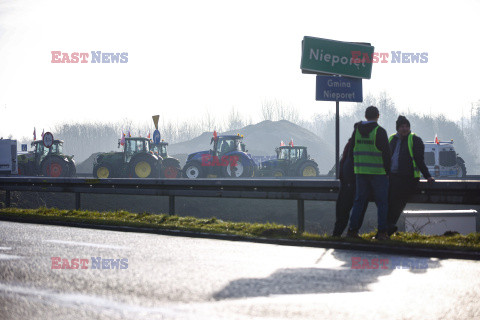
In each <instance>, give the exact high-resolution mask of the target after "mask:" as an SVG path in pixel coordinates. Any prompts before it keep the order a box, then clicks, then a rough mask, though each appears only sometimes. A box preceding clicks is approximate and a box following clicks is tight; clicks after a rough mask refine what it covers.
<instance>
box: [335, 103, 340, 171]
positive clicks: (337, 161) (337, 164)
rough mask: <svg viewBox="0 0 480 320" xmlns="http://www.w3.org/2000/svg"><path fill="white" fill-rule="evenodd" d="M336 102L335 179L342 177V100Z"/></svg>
mask: <svg viewBox="0 0 480 320" xmlns="http://www.w3.org/2000/svg"><path fill="white" fill-rule="evenodd" d="M335 104H336V108H335V109H336V111H335V179H340V101H338V100H337V101H335Z"/></svg>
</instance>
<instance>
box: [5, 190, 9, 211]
mask: <svg viewBox="0 0 480 320" xmlns="http://www.w3.org/2000/svg"><path fill="white" fill-rule="evenodd" d="M5 207H7V208H10V190H5Z"/></svg>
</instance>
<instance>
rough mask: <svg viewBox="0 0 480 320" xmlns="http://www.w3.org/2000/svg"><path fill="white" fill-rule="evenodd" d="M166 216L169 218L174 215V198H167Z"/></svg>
mask: <svg viewBox="0 0 480 320" xmlns="http://www.w3.org/2000/svg"><path fill="white" fill-rule="evenodd" d="M168 214H169V215H171V216H173V215H174V214H175V196H168Z"/></svg>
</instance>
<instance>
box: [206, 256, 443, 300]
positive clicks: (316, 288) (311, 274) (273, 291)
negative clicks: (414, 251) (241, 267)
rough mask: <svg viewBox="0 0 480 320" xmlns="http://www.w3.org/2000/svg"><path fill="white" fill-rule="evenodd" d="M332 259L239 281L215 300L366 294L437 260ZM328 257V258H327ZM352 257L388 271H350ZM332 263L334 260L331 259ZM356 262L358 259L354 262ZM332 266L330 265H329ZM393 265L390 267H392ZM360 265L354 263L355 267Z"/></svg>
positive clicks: (216, 294) (217, 294) (429, 267)
mask: <svg viewBox="0 0 480 320" xmlns="http://www.w3.org/2000/svg"><path fill="white" fill-rule="evenodd" d="M332 256H333V257H334V258H335V259H336V260H340V261H341V262H343V264H341V265H340V266H338V262H337V263H336V264H335V266H331V267H328V266H322V264H323V263H322V260H323V259H324V257H320V258H319V259H318V260H317V264H318V267H311V268H291V269H290V268H288V269H280V270H278V271H276V272H275V273H273V274H272V275H270V276H269V277H267V278H260V279H256V278H250V279H238V280H235V281H232V282H230V283H229V284H228V285H227V286H226V287H225V288H223V289H222V290H220V291H219V292H217V293H215V294H214V295H213V298H214V299H216V300H223V299H236V298H248V297H264V296H269V295H282V294H312V293H336V292H362V291H368V286H369V285H370V284H371V283H374V282H377V281H378V278H379V277H381V276H385V275H389V274H391V273H392V271H393V270H394V269H409V270H405V271H406V272H412V273H420V274H421V273H425V272H427V270H428V269H431V268H439V267H440V266H441V264H440V261H438V260H436V259H435V260H432V259H430V258H408V257H403V256H395V255H388V254H372V253H365V252H358V253H356V252H353V251H348V252H344V251H338V250H333V252H332ZM330 258H331V257H330ZM352 258H361V259H362V261H363V259H367V260H368V261H369V262H370V263H371V262H372V259H389V263H388V264H385V266H387V267H388V268H387V269H382V268H381V266H379V267H378V268H377V269H366V268H365V269H353V268H352ZM333 261H334V260H333ZM357 261H358V260H357ZM328 264H331V263H328ZM392 264H393V266H392ZM358 265H360V266H361V265H362V262H360V263H359V264H358V263H356V264H355V266H356V267H358Z"/></svg>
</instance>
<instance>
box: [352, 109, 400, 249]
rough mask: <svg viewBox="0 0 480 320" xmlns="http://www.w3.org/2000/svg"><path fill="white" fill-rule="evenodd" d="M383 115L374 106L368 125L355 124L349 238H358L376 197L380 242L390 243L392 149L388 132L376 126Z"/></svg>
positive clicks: (367, 112) (369, 115)
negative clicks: (364, 214) (367, 207)
mask: <svg viewBox="0 0 480 320" xmlns="http://www.w3.org/2000/svg"><path fill="white" fill-rule="evenodd" d="M379 117H380V113H379V112H378V109H377V108H376V107H374V106H370V107H368V108H367V109H366V110H365V118H366V119H367V121H361V122H358V123H356V124H355V127H354V128H355V129H354V131H353V134H352V147H351V148H352V150H353V169H354V172H355V177H356V193H355V201H354V203H353V209H352V213H351V216H350V225H349V229H348V232H347V237H353V238H357V237H359V236H358V230H359V229H360V227H361V225H360V220H361V215H362V211H363V209H364V207H365V205H366V203H367V202H368V198H369V197H370V193H373V196H374V199H375V204H376V205H377V216H378V234H377V237H376V238H377V239H378V240H386V239H388V234H387V213H388V177H387V175H388V174H389V173H390V161H391V154H390V147H389V145H388V136H387V132H386V131H385V129H383V128H382V127H380V126H379V125H378V123H377V121H378V118H379Z"/></svg>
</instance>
